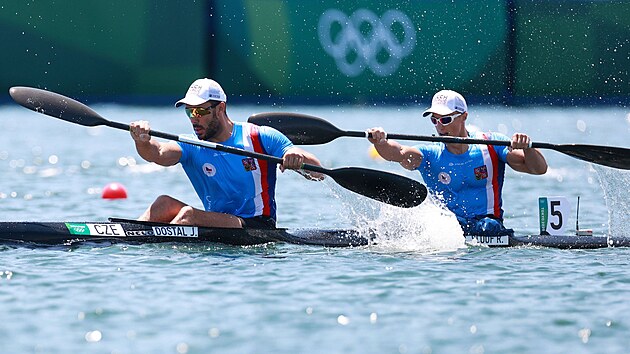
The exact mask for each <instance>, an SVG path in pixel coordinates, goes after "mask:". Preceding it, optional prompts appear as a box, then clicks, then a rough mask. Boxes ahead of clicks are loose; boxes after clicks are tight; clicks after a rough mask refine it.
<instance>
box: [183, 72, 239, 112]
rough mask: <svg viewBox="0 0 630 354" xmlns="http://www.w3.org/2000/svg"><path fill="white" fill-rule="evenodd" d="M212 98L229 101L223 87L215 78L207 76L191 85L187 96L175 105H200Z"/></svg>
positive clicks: (213, 99)
mask: <svg viewBox="0 0 630 354" xmlns="http://www.w3.org/2000/svg"><path fill="white" fill-rule="evenodd" d="M211 100H212V101H221V102H227V96H226V95H225V92H224V91H223V88H221V85H219V83H218V82H216V81H214V80H211V79H207V78H204V79H198V80H195V82H193V83H192V84H191V85H190V87H189V88H188V91H187V92H186V97H184V98H182V99H181V100H179V101H177V102H175V107H179V106H181V105H183V104H187V105H190V106H198V105H200V104H203V103H205V102H208V101H211Z"/></svg>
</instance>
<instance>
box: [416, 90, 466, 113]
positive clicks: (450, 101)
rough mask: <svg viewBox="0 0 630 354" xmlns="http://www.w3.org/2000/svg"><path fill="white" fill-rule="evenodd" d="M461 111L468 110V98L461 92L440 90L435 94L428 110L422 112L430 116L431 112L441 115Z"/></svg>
mask: <svg viewBox="0 0 630 354" xmlns="http://www.w3.org/2000/svg"><path fill="white" fill-rule="evenodd" d="M453 112H460V113H465V112H468V106H466V100H465V99H464V97H463V96H462V95H460V94H459V93H457V92H455V91H452V90H442V91H438V93H436V94H435V95H433V100H432V101H431V107H430V108H429V109H427V110H426V111H424V112H422V116H423V117H428V116H430V115H431V113H437V114H439V115H441V116H443V115H446V114H449V113H453Z"/></svg>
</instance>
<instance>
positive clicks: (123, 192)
mask: <svg viewBox="0 0 630 354" xmlns="http://www.w3.org/2000/svg"><path fill="white" fill-rule="evenodd" d="M101 198H103V199H125V198H127V189H125V186H123V185H122V184H120V183H117V182H113V183H109V184H107V185H106V186H105V188H103V194H102V195H101Z"/></svg>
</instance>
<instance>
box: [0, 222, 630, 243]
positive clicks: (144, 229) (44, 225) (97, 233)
mask: <svg viewBox="0 0 630 354" xmlns="http://www.w3.org/2000/svg"><path fill="white" fill-rule="evenodd" d="M376 240H377V238H376V235H375V233H374V232H370V231H367V232H360V231H358V230H353V229H308V228H305V229H284V228H278V229H230V228H207V227H197V226H184V225H172V224H160V223H152V222H141V221H135V220H127V219H110V220H109V221H105V222H32V221H27V222H0V243H5V244H6V243H13V244H31V245H73V244H79V243H84V242H110V243H118V242H122V243H161V242H177V243H198V242H214V243H221V244H225V245H234V246H250V245H261V244H265V243H270V242H285V243H291V244H298V245H317V246H324V247H359V246H366V245H370V244H371V243H374V244H375V243H376ZM466 243H467V244H469V245H472V246H476V245H479V246H488V247H514V246H540V247H552V248H565V249H586V248H606V247H630V237H623V236H621V237H607V236H592V235H588V236H574V235H568V236H549V235H524V236H518V235H510V236H467V237H466Z"/></svg>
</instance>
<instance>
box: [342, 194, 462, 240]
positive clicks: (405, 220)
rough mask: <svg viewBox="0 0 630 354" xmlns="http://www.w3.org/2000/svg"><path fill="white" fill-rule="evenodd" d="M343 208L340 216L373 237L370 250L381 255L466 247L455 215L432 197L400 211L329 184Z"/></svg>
mask: <svg viewBox="0 0 630 354" xmlns="http://www.w3.org/2000/svg"><path fill="white" fill-rule="evenodd" d="M329 186H330V187H331V190H332V191H333V193H334V194H335V195H336V196H337V197H338V198H339V199H340V200H341V202H342V203H343V205H344V206H345V208H343V209H342V210H341V212H340V217H341V218H343V219H345V220H348V221H349V222H350V223H351V224H352V225H353V227H354V228H357V229H358V230H359V232H360V233H362V234H365V235H370V236H375V237H374V238H373V240H372V242H371V245H370V248H371V249H374V250H377V251H382V252H417V251H420V252H443V251H454V250H457V249H459V248H463V247H466V244H465V242H464V237H463V232H462V229H461V227H460V226H459V223H458V222H457V218H456V217H455V215H454V214H453V213H452V212H450V211H449V210H447V209H446V208H445V207H443V206H442V205H441V204H440V202H439V201H437V200H436V199H435V198H433V197H431V196H428V197H427V199H426V200H425V201H424V202H423V203H422V204H420V205H419V206H417V207H414V208H399V207H395V206H391V205H388V204H384V203H379V202H375V201H372V200H370V199H366V198H360V197H357V196H356V194H353V193H349V192H347V191H344V190H343V189H342V188H341V187H339V186H334V185H332V184H329Z"/></svg>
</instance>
